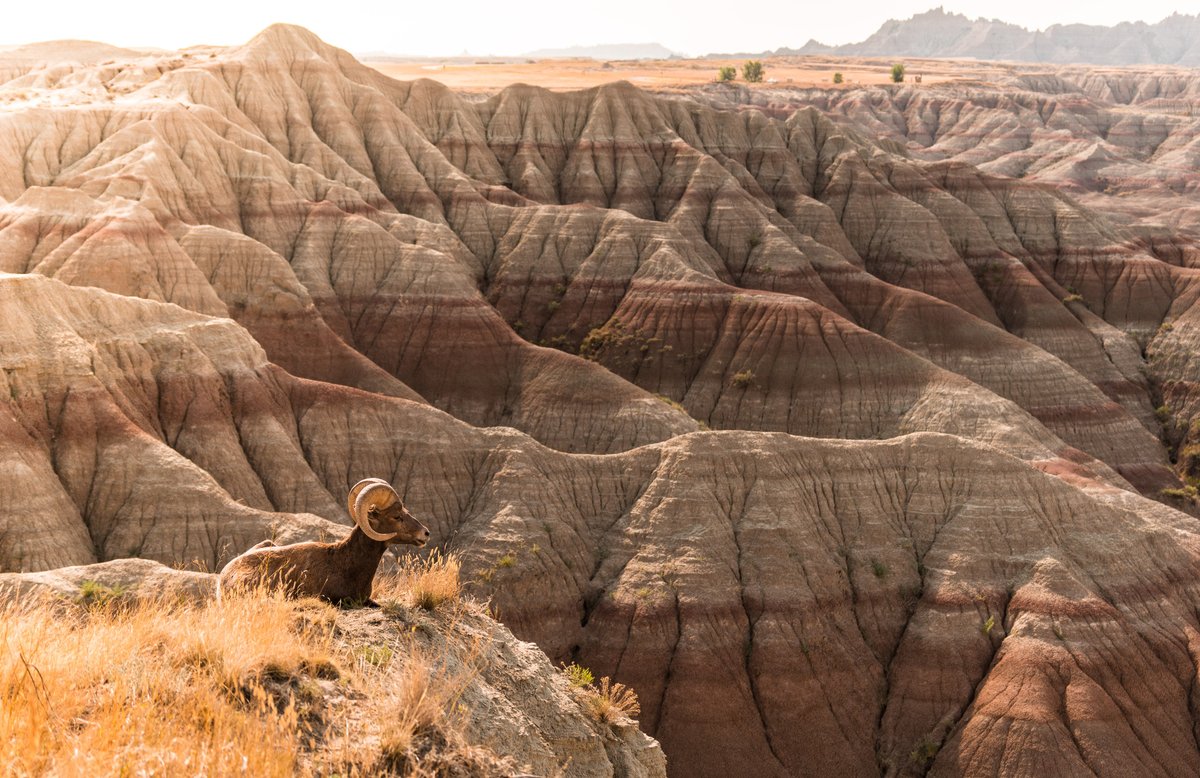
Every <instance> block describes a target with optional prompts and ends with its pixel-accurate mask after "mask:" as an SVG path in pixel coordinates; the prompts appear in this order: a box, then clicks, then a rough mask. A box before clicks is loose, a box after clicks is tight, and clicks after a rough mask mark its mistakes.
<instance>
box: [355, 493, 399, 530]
mask: <svg viewBox="0 0 1200 778" xmlns="http://www.w3.org/2000/svg"><path fill="white" fill-rule="evenodd" d="M360 487H361V488H360ZM350 495H351V498H352V499H353V502H352V506H353V507H352V508H351V509H350V516H351V517H353V519H354V523H355V524H357V525H358V528H359V529H361V530H362V531H363V534H364V535H366V536H367V537H369V538H370V539H371V540H391V539H392V538H394V537H396V536H397V535H399V534H400V533H399V532H393V533H391V534H390V535H383V534H381V533H379V532H376V531H375V529H374V527H372V526H371V517H370V515H369V514H370V511H371V509H372V508H374V509H375V510H382V509H383V508H389V507H391V506H392V505H394V504H396V503H397V502H399V500H400V495H398V494H396V490H395V489H393V488H392V487H391V485H390V484H389V483H388V482H387V481H384V480H382V479H379V478H368V479H366V480H365V481H359V482H358V483H357V484H355V485H354V488H353V489H351V490H350Z"/></svg>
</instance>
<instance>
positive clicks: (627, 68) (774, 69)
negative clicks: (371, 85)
mask: <svg viewBox="0 0 1200 778" xmlns="http://www.w3.org/2000/svg"><path fill="white" fill-rule="evenodd" d="M365 61H366V64H368V65H370V66H371V67H373V68H376V69H377V70H379V71H381V72H383V73H386V74H387V75H389V76H391V77H393V78H397V79H401V80H405V81H408V80H411V79H415V78H432V79H435V80H437V81H440V82H442V83H443V84H445V85H446V86H449V87H452V88H454V89H460V90H468V91H470V90H478V91H492V90H497V89H501V88H503V87H505V86H508V85H509V84H513V83H525V84H533V85H536V86H542V87H545V88H547V89H559V90H567V89H584V88H587V87H592V86H596V85H598V84H605V83H608V82H611V81H620V80H625V81H629V82H631V83H633V84H636V85H637V86H641V87H645V88H650V89H673V88H687V87H694V86H696V85H699V84H704V83H708V82H711V81H714V80H715V79H716V75H717V70H718V68H720V67H721V66H723V65H734V66H736V67H738V69H739V74H738V82H739V83H742V81H741V73H740V69H741V63H742V62H744V59H738V58H733V59H687V60H620V61H611V62H600V61H596V60H539V61H536V62H531V61H527V62H521V61H513V60H484V59H479V60H467V59H445V60H424V61H420V60H412V61H407V60H406V61H397V60H370V59H368V60H365ZM763 63H764V65H765V66H766V81H764V82H763V84H762V86H763V87H768V86H772V85H778V84H789V85H792V86H796V87H810V86H822V87H828V86H832V84H833V74H834V73H835V72H841V73H842V75H843V77H844V78H845V86H846V87H847V88H849V87H853V86H862V85H863V84H884V83H887V82H889V81H890V74H891V68H892V60H884V59H863V58H853V59H851V58H843V57H768V58H766V59H765V60H764V61H763ZM905 64H906V66H907V69H908V74H909V78H912V77H914V76H916V75H918V74H919V75H921V76H922V82H923V83H926V84H928V83H939V82H945V81H957V80H965V79H972V80H974V79H982V80H989V79H993V78H996V77H998V76H1001V75H1007V74H1008V73H1009V72H1011V69H1010V68H1009V66H1007V65H1005V64H1002V63H995V62H986V63H984V62H968V61H948V60H907V61H906V62H905Z"/></svg>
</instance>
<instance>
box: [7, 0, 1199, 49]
mask: <svg viewBox="0 0 1200 778" xmlns="http://www.w3.org/2000/svg"><path fill="white" fill-rule="evenodd" d="M937 2H938V0H822V2H812V0H757V1H756V2H750V1H748V0H686V1H677V0H603V2H600V1H598V0H583V1H582V2H571V0H561V1H555V0H509V1H508V2H504V0H456V1H455V2H446V1H445V0H443V1H442V2H438V0H425V1H424V2H414V1H413V0H387V1H386V2H378V1H377V0H337V1H336V2H330V0H323V2H308V1H307V0H288V1H287V2H284V1H283V0H189V2H186V3H170V2H164V0H121V2H117V3H101V2H96V0H86V1H83V0H54V1H53V2H45V0H42V1H41V2H38V1H37V0H33V1H29V0H0V8H2V9H3V10H2V12H0V13H2V16H3V22H0V44H16V43H28V42H32V41H42V40H51V39H55V38H84V39H90V40H100V41H105V42H107V43H113V44H116V45H122V46H161V47H164V48H177V47H181V46H187V45H191V44H199V43H210V44H234V43H241V42H243V41H245V40H247V39H249V38H250V37H252V36H253V35H254V34H255V33H256V32H258V31H259V30H261V29H262V28H263V27H266V26H267V25H269V24H271V23H272V22H290V23H292V24H300V25H303V26H305V27H308V28H309V29H311V30H312V31H313V32H315V33H317V35H319V36H321V37H322V38H324V39H325V40H326V41H328V42H329V43H332V44H334V45H336V46H340V47H341V48H344V49H349V50H350V51H352V52H364V51H390V52H396V53H411V54H458V53H460V52H463V51H469V52H471V53H472V54H477V55H478V54H518V53H521V52H525V51H529V50H531V49H537V48H549V47H562V46H573V45H590V44H596V43H644V42H651V41H653V42H657V43H661V44H663V45H665V46H667V47H668V48H670V49H672V50H675V51H679V52H683V53H687V54H704V53H708V52H713V51H762V50H766V49H774V48H777V47H779V46H801V45H803V44H804V43H805V42H806V41H807V40H808V39H809V38H816V39H817V40H819V41H821V42H823V43H847V42H851V41H857V40H861V39H862V38H865V37H866V36H868V35H869V34H871V33H872V32H874V31H875V29H876V28H878V27H879V25H880V24H881V23H882V22H883V21H884V20H886V19H888V18H889V17H895V18H908V17H910V16H912V15H913V14H915V13H920V12H922V11H926V10H928V9H929V8H930V7H932V6H934V5H936V4H937ZM943 5H944V6H945V8H946V10H947V11H956V12H959V13H964V14H966V15H967V16H970V17H972V18H974V17H977V16H985V17H989V18H1000V19H1003V20H1004V21H1009V22H1014V23H1016V24H1020V25H1023V26H1026V27H1036V28H1044V27H1047V26H1049V25H1051V24H1055V23H1067V22H1086V23H1093V24H1114V23H1116V22H1122V21H1134V20H1138V19H1140V20H1144V21H1151V22H1156V21H1159V20H1160V19H1162V18H1163V17H1165V16H1168V15H1169V14H1171V13H1172V12H1173V11H1179V12H1181V13H1192V14H1194V13H1197V12H1200V0H1139V1H1138V2H1128V1H1127V0H1123V1H1122V2H1120V3H1117V2H1113V1H1112V0H1092V1H1091V2H1076V1H1074V0H1067V1H1065V2H1064V1H1061V0H1060V1H1059V2H1052V1H1051V0H1004V2H996V0H990V1H989V0H958V2H954V1H952V0H947V2H945V3H944V4H943ZM50 9H52V10H50Z"/></svg>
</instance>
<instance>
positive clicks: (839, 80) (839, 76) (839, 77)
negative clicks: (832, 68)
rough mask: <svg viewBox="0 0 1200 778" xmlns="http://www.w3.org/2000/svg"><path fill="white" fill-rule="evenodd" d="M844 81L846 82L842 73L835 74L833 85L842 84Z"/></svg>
mask: <svg viewBox="0 0 1200 778" xmlns="http://www.w3.org/2000/svg"><path fill="white" fill-rule="evenodd" d="M844 80H845V79H843V78H842V74H841V73H834V74H833V83H835V84H840V83H842V81H844Z"/></svg>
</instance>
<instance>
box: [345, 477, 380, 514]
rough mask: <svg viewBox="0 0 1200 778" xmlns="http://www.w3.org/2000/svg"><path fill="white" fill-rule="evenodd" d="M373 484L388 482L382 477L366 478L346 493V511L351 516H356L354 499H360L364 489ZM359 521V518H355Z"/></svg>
mask: <svg viewBox="0 0 1200 778" xmlns="http://www.w3.org/2000/svg"><path fill="white" fill-rule="evenodd" d="M371 484H384V485H385V486H387V485H388V482H387V481H385V480H383V479H382V478H364V479H362V480H361V481H359V482H358V483H356V484H355V485H354V486H352V487H351V488H350V494H348V495H346V511H347V512H348V513H349V514H350V518H352V519H353V518H354V501H355V500H357V499H358V495H359V493H360V492H362V490H363V489H366V488H367V487H368V486H370V485H371ZM355 523H357V519H355Z"/></svg>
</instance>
